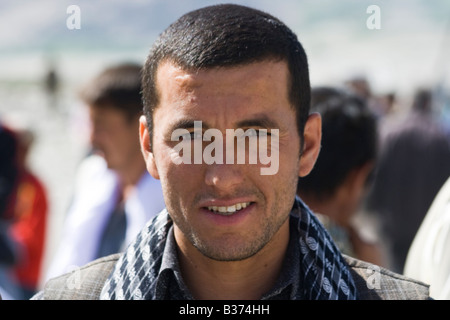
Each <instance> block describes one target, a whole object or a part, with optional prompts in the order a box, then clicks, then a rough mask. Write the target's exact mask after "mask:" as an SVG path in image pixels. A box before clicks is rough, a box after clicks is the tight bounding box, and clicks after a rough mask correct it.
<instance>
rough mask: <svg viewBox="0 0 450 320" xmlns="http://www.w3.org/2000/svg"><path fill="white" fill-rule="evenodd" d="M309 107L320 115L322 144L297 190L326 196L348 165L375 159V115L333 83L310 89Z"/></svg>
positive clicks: (347, 172) (359, 164) (355, 97)
mask: <svg viewBox="0 0 450 320" xmlns="http://www.w3.org/2000/svg"><path fill="white" fill-rule="evenodd" d="M311 111H314V112H318V113H320V115H321V116H322V148H321V150H320V154H319V157H318V159H317V161H316V164H315V166H314V168H313V170H312V171H311V172H310V174H309V175H308V176H306V177H302V178H300V179H299V182H298V188H297V190H298V192H299V193H304V194H309V195H314V196H316V197H318V199H326V198H327V197H329V196H331V195H332V194H333V193H334V192H335V191H336V189H337V187H338V186H339V185H340V184H341V183H343V181H344V180H345V178H346V177H347V175H348V174H349V173H350V171H351V170H352V169H355V168H358V167H361V166H363V165H364V164H366V163H369V162H371V161H374V160H375V159H376V156H377V144H378V138H377V137H378V133H377V119H376V116H375V114H374V113H373V112H372V110H371V109H370V108H369V106H368V105H367V103H366V100H364V99H363V98H361V97H360V96H357V95H355V94H352V93H350V92H347V91H344V90H340V89H337V88H333V87H317V88H313V89H312V94H311Z"/></svg>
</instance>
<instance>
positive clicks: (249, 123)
mask: <svg viewBox="0 0 450 320" xmlns="http://www.w3.org/2000/svg"><path fill="white" fill-rule="evenodd" d="M195 121H201V122H202V128H203V129H205V130H207V129H209V128H210V126H209V125H208V124H206V123H205V122H203V121H202V120H196V119H189V118H184V119H179V120H177V121H175V122H174V123H173V124H172V126H171V132H173V131H174V130H176V129H192V128H194V122H195ZM248 127H260V128H266V129H276V128H278V127H279V125H278V124H277V123H276V121H274V120H272V119H270V118H269V117H267V116H266V115H258V116H256V117H254V118H249V119H244V120H241V121H238V122H237V123H236V128H248ZM229 129H232V128H229Z"/></svg>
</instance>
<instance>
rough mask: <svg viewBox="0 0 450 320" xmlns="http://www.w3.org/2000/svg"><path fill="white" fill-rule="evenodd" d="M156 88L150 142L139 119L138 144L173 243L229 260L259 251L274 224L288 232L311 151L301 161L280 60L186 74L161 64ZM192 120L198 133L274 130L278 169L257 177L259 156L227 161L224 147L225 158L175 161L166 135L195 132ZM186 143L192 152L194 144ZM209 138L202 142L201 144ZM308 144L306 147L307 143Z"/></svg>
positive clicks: (276, 230) (173, 143)
mask: <svg viewBox="0 0 450 320" xmlns="http://www.w3.org/2000/svg"><path fill="white" fill-rule="evenodd" d="M157 89H158V92H159V98H160V100H159V101H160V102H159V105H158V107H157V108H156V110H155V112H154V115H153V123H154V127H153V141H152V148H151V149H150V148H149V142H150V141H149V139H150V138H149V133H148V131H147V127H146V120H145V117H142V118H141V124H140V126H141V127H140V136H141V146H142V149H143V153H144V157H145V159H146V162H147V168H148V170H149V172H150V173H151V174H152V175H153V176H154V177H155V178H159V179H161V184H162V187H163V193H164V197H165V201H166V205H167V209H168V212H169V213H170V215H171V217H172V219H173V221H174V228H175V229H174V231H175V238H176V240H177V243H178V245H180V246H183V245H186V246H189V245H193V246H195V247H196V248H197V249H198V250H199V251H200V252H201V253H202V254H203V255H204V256H206V257H209V258H212V259H215V260H224V261H235V260H242V259H245V258H248V257H251V256H252V255H254V254H255V253H257V252H258V251H259V250H260V249H262V248H263V247H264V246H266V244H268V243H270V241H271V240H272V238H273V237H274V236H275V235H276V234H277V233H279V232H280V230H283V232H285V233H286V232H287V233H288V228H287V226H288V219H287V218H288V216H289V212H290V210H291V208H292V204H293V201H294V197H295V193H296V186H297V179H298V176H299V175H302V174H303V175H305V172H309V170H310V168H309V166H311V168H312V165H313V163H314V161H315V157H316V156H317V154H315V156H314V155H313V158H314V159H313V161H312V164H310V162H311V160H305V164H303V157H302V161H301V157H300V137H299V134H298V130H297V125H296V116H295V111H294V110H293V108H292V107H291V105H290V103H289V101H288V69H287V65H286V63H284V62H272V61H263V62H258V63H253V64H249V65H245V66H239V67H233V68H217V69H210V70H201V71H196V72H190V71H186V70H183V69H181V68H179V67H177V66H176V65H173V64H171V63H168V62H167V63H163V64H162V65H160V66H159V68H158V72H157ZM194 121H201V123H202V129H203V131H205V130H207V129H208V128H214V129H218V130H220V131H221V132H222V134H223V141H226V137H225V135H226V130H227V129H239V128H241V129H243V130H244V131H246V130H247V129H255V130H256V131H257V132H258V130H259V129H267V131H268V132H269V133H271V132H275V131H276V130H273V129H277V130H278V132H277V135H278V145H277V146H276V148H275V152H276V153H277V156H278V161H279V170H278V171H277V173H276V174H273V175H261V170H260V169H261V167H263V166H264V165H263V164H261V163H260V162H258V163H257V164H249V163H248V162H246V163H245V164H237V163H236V162H234V163H233V164H229V163H226V161H225V157H226V153H227V148H228V146H227V147H224V150H223V157H224V160H223V164H219V163H213V164H206V163H205V162H204V161H203V162H202V163H201V164H187V163H181V164H175V163H174V161H173V159H174V158H176V155H177V152H178V151H176V148H175V146H176V145H177V144H179V143H180V142H179V141H172V140H173V139H172V133H173V132H174V131H175V130H176V129H180V128H181V129H187V130H188V131H190V132H193V131H194V126H193V125H192V124H193V122H194ZM309 122H314V124H315V125H314V130H312V131H314V134H318V135H319V140H320V133H318V132H320V119H319V121H309ZM317 124H318V130H317V128H316V127H317ZM309 126H311V124H310V125H309ZM307 131H308V132H310V131H311V129H307ZM193 136H194V135H193ZM267 138H269V139H268V140H269V141H270V138H271V137H270V136H269V137H266V138H265V139H267ZM258 139H263V138H262V137H258ZM191 143H192V150H193V149H194V146H193V145H194V143H195V142H191ZM209 143H210V142H202V145H203V150H204V149H205V146H207V145H208V144H209ZM317 144H318V143H317ZM268 145H270V142H269V144H268ZM306 149H307V151H308V150H310V149H311V147H310V144H309V143H307V146H306ZM317 149H318V146H317ZM228 151H229V150H228ZM308 152H309V151H308ZM309 153H310V152H309ZM306 158H307V159H309V158H311V157H310V156H307V157H306ZM220 211H227V212H226V213H225V212H220Z"/></svg>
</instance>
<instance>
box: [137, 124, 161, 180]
mask: <svg viewBox="0 0 450 320" xmlns="http://www.w3.org/2000/svg"><path fill="white" fill-rule="evenodd" d="M139 141H140V144H141V151H142V155H143V156H144V160H145V163H146V164H147V171H148V172H149V173H150V174H151V175H152V177H153V178H155V179H159V173H158V169H157V167H156V162H155V157H154V155H153V152H152V145H151V141H150V133H149V131H148V127H147V118H146V117H145V116H141V117H140V118H139Z"/></svg>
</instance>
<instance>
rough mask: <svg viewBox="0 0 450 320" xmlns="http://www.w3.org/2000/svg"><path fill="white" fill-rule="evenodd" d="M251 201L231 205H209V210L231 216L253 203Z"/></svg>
mask: <svg viewBox="0 0 450 320" xmlns="http://www.w3.org/2000/svg"><path fill="white" fill-rule="evenodd" d="M251 204H252V203H251V202H239V203H236V204H234V205H231V206H208V207H206V208H207V209H208V210H209V211H211V212H212V213H214V214H218V215H222V216H231V215H233V214H235V213H237V212H239V211H241V210H243V209H245V208H247V207H248V206H249V205H251Z"/></svg>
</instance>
